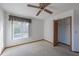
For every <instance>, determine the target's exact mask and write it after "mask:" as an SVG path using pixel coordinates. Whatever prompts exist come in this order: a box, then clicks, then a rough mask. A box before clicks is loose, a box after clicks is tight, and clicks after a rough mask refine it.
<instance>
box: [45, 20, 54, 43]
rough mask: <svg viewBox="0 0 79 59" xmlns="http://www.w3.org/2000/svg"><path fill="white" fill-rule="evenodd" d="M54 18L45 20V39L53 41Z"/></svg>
mask: <svg viewBox="0 0 79 59" xmlns="http://www.w3.org/2000/svg"><path fill="white" fill-rule="evenodd" d="M52 20H53V19H52ZM52 20H50V19H47V20H45V21H44V39H45V40H48V41H50V42H52V43H53V21H52Z"/></svg>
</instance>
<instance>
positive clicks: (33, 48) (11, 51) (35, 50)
mask: <svg viewBox="0 0 79 59" xmlns="http://www.w3.org/2000/svg"><path fill="white" fill-rule="evenodd" d="M74 55H79V53H74V52H71V51H70V50H69V49H68V48H67V47H64V46H57V47H53V45H52V44H51V43H49V42H47V41H44V40H43V41H38V42H35V43H29V44H24V45H20V46H16V47H12V48H8V49H6V50H5V51H4V52H3V54H2V56H74Z"/></svg>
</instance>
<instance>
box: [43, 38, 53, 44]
mask: <svg viewBox="0 0 79 59" xmlns="http://www.w3.org/2000/svg"><path fill="white" fill-rule="evenodd" d="M42 40H44V41H47V42H49V43H52V44H53V42H50V41H48V40H45V39H42Z"/></svg>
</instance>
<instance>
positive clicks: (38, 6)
mask: <svg viewBox="0 0 79 59" xmlns="http://www.w3.org/2000/svg"><path fill="white" fill-rule="evenodd" d="M27 6H28V7H34V8H40V7H39V6H34V5H30V4H27Z"/></svg>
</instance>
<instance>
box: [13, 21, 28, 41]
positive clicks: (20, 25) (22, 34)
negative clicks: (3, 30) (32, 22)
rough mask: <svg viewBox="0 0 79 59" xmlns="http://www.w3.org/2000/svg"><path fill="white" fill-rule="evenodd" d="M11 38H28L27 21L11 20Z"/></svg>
mask: <svg viewBox="0 0 79 59" xmlns="http://www.w3.org/2000/svg"><path fill="white" fill-rule="evenodd" d="M12 27H13V28H12V29H13V40H17V39H23V38H29V23H28V22H20V21H13V26H12Z"/></svg>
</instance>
